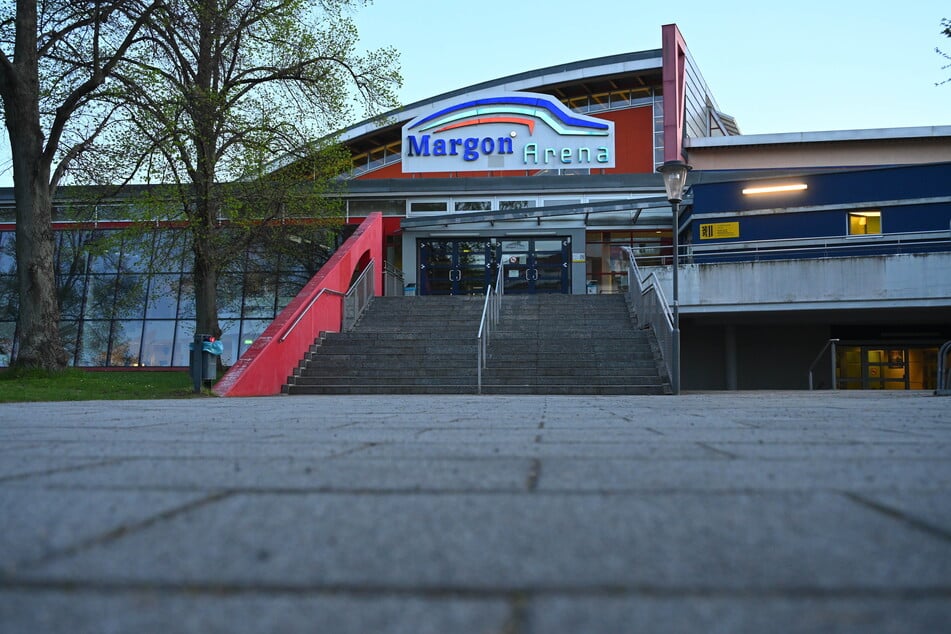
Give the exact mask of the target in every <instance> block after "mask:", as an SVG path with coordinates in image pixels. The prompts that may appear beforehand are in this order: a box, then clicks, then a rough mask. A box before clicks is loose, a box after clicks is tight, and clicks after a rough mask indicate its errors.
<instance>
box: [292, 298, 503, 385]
mask: <svg viewBox="0 0 951 634" xmlns="http://www.w3.org/2000/svg"><path fill="white" fill-rule="evenodd" d="M484 301H485V298H484V297H478V296H458V297H439V296H424V297H374V298H373V301H371V302H370V306H369V307H368V308H367V311H366V312H365V313H364V314H363V316H362V317H361V318H360V321H359V322H357V325H356V327H355V328H354V329H353V330H352V331H350V332H348V333H324V335H323V337H322V338H321V339H319V340H318V341H317V342H316V343H315V344H314V345H313V346H311V349H310V352H308V353H307V355H306V357H305V358H304V360H303V361H302V362H301V365H300V367H299V368H298V369H297V370H296V371H295V374H294V376H291V377H289V378H288V384H287V385H285V386H284V392H285V393H288V394H474V393H475V391H476V352H477V350H476V333H477V331H478V329H479V320H480V319H481V317H482V305H483V303H484Z"/></svg>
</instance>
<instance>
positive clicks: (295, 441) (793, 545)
mask: <svg viewBox="0 0 951 634" xmlns="http://www.w3.org/2000/svg"><path fill="white" fill-rule="evenodd" d="M949 458H951V398H939V397H934V396H931V395H929V394H926V393H922V392H890V393H874V392H861V393H859V392H852V393H844V392H840V393H831V392H815V393H808V392H781V393H778V392H741V393H715V394H714V393H711V394H686V395H684V396H682V397H672V396H641V397H635V396H631V397H561V396H528V397H476V396H396V397H394V396H372V397H345V396H299V397H286V396H285V397H272V398H253V399H212V398H205V399H189V400H171V401H123V402H79V403H38V404H7V405H0V631H2V632H4V633H7V632H9V633H20V632H24V633H34V632H69V633H87V632H88V633H91V634H92V633H96V634H98V633H112V632H116V633H119V632H122V633H124V632H136V633H151V632H163V633H164V632H195V633H202V634H205V633H209V632H228V633H233V632H320V633H343V634H348V633H361V634H363V633H374V632H385V633H389V632H398V633H406V634H427V633H433V634H436V633H438V634H460V633H462V634H465V633H470V632H472V633H479V634H482V633H491V634H561V633H571V634H575V633H598V634H600V633H614V632H651V633H654V632H678V633H679V632H704V633H707V632H723V633H735V632H757V633H759V632H803V633H805V632H809V633H814V632H861V633H863V634H864V633H869V632H872V633H875V632H896V633H903V634H904V633H908V632H929V633H932V632H940V631H945V632H947V631H949V628H951V459H949Z"/></svg>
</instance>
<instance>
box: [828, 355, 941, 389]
mask: <svg viewBox="0 0 951 634" xmlns="http://www.w3.org/2000/svg"><path fill="white" fill-rule="evenodd" d="M836 355H837V357H838V359H837V363H838V368H839V377H838V381H839V383H838V387H839V389H844V390H849V389H853V390H933V389H934V388H935V387H936V377H937V373H938V349H937V347H934V348H932V347H921V346H906V345H901V344H896V345H890V346H889V345H881V344H879V345H864V346H863V345H848V344H845V345H842V346H839V347H838V348H837V349H836Z"/></svg>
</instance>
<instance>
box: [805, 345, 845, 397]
mask: <svg viewBox="0 0 951 634" xmlns="http://www.w3.org/2000/svg"><path fill="white" fill-rule="evenodd" d="M837 343H839V339H829V340H828V341H826V345H824V346H822V350H820V351H819V354H818V355H816V360H815V361H813V362H812V365H810V366H809V389H810V390H812V371H813V370H815V368H816V364H817V363H819V360H820V359H821V358H822V355H823V354H825V351H826V349H827V348H829V347H830V346H831V347H832V353H831V354H830V356H831V357H832V389H833V390H835V389H837V388H838V385H837V384H838V382H839V379H838V378H837V377H836V358H835V344H837Z"/></svg>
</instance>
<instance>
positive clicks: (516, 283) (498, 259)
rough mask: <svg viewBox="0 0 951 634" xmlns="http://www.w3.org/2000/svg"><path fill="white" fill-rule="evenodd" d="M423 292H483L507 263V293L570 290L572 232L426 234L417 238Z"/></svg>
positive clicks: (504, 276) (420, 280) (457, 293)
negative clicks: (555, 234) (473, 235)
mask: <svg viewBox="0 0 951 634" xmlns="http://www.w3.org/2000/svg"><path fill="white" fill-rule="evenodd" d="M417 248H418V256H419V259H418V262H419V282H418V284H419V292H420V294H421V295H472V294H479V295H481V294H483V293H485V289H486V288H487V287H488V286H489V284H492V283H493V282H494V280H495V277H496V275H497V274H498V270H499V266H502V267H504V271H503V274H502V279H503V280H504V284H505V292H506V293H516V294H519V293H528V294H534V293H570V292H571V238H570V237H568V236H565V237H525V238H509V237H506V238H438V239H437V238H426V239H421V240H418V241H417Z"/></svg>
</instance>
